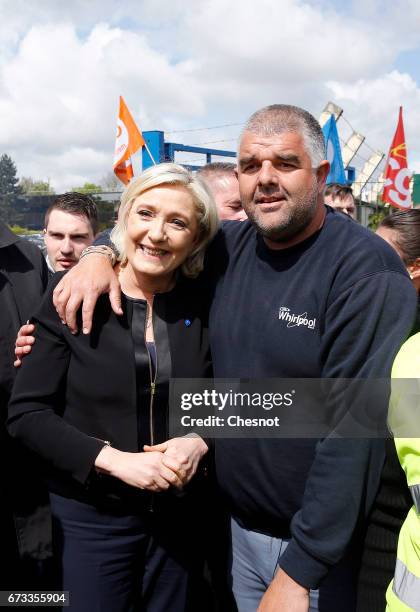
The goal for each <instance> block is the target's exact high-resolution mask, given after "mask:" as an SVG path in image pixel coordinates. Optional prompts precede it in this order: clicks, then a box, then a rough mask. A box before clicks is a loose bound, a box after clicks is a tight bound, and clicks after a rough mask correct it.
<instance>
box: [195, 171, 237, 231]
mask: <svg viewBox="0 0 420 612" xmlns="http://www.w3.org/2000/svg"><path fill="white" fill-rule="evenodd" d="M197 174H198V175H199V176H200V178H202V179H203V181H204V182H205V183H206V185H207V187H208V188H209V189H210V191H211V193H212V194H213V197H214V199H215V202H216V206H217V212H218V214H219V219H221V220H222V221H226V220H230V221H244V220H245V219H246V218H247V217H246V213H245V211H244V209H243V208H242V204H241V196H240V195H239V183H238V177H237V175H236V165H235V164H229V163H227V162H214V163H212V164H207V165H206V166H203V167H202V168H200V170H198V172H197Z"/></svg>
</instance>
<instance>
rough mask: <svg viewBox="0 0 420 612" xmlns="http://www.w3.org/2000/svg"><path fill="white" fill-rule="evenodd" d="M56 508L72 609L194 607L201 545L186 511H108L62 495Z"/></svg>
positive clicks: (165, 611) (167, 611) (177, 611)
mask: <svg viewBox="0 0 420 612" xmlns="http://www.w3.org/2000/svg"><path fill="white" fill-rule="evenodd" d="M51 508H52V513H53V521H54V545H55V547H56V551H57V559H59V560H60V562H61V567H60V573H61V578H62V585H61V588H62V589H63V590H65V591H69V592H70V610H71V611H72V612H85V611H86V612H134V611H136V612H137V611H140V610H141V611H147V612H185V611H186V610H190V609H191V610H193V609H194V608H195V604H194V603H193V597H194V596H193V592H194V591H195V593H197V586H196V584H194V575H193V574H194V571H195V572H197V570H199V568H198V567H197V558H194V552H193V551H194V546H196V547H197V545H199V543H198V542H197V534H188V533H185V532H183V531H182V530H183V529H185V525H183V523H185V521H184V520H183V517H182V515H181V514H180V515H178V517H177V516H176V515H175V516H174V514H173V512H171V513H170V514H167V513H165V512H161V511H158V512H154V513H145V514H143V515H140V514H139V515H133V514H123V513H121V512H115V511H113V512H110V511H106V512H105V511H102V510H99V509H97V508H96V507H94V506H91V505H88V504H84V503H81V502H78V501H75V500H72V499H67V498H64V497H60V496H58V495H51ZM178 519H179V521H178ZM192 536H193V537H192ZM194 539H195V544H194ZM195 609H197V608H195Z"/></svg>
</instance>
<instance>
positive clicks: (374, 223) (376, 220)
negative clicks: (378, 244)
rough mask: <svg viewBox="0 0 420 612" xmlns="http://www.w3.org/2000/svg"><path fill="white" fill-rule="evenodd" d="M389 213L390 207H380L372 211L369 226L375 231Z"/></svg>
mask: <svg viewBox="0 0 420 612" xmlns="http://www.w3.org/2000/svg"><path fill="white" fill-rule="evenodd" d="M389 213H390V210H389V208H380V209H379V210H377V211H375V212H374V213H372V214H371V215H370V217H369V221H368V228H369V229H371V230H372V231H374V232H375V231H376V230H377V229H378V225H379V224H380V222H381V221H383V220H384V219H385V217H387V216H388V215H389Z"/></svg>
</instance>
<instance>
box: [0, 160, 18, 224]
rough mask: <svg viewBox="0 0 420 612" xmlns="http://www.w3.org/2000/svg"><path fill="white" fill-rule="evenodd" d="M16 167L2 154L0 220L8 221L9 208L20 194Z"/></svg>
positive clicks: (0, 162)
mask: <svg viewBox="0 0 420 612" xmlns="http://www.w3.org/2000/svg"><path fill="white" fill-rule="evenodd" d="M18 183H19V179H18V177H17V170H16V165H15V163H14V162H13V160H12V158H11V157H9V155H7V154H6V153H4V154H3V155H2V156H1V157H0V219H2V220H3V221H6V222H7V221H8V220H9V217H10V214H11V206H12V203H13V202H14V200H15V199H16V198H17V196H18V195H19V194H20V187H19V185H18Z"/></svg>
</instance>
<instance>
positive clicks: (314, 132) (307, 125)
mask: <svg viewBox="0 0 420 612" xmlns="http://www.w3.org/2000/svg"><path fill="white" fill-rule="evenodd" d="M245 132H251V133H253V134H257V135H259V136H273V135H278V134H284V133H285V132H294V133H296V134H301V136H302V138H303V141H304V143H305V148H306V150H307V152H308V154H309V156H310V158H311V161H312V165H313V166H314V167H318V166H319V164H320V163H321V162H322V160H324V159H326V156H325V140H324V135H323V133H322V129H321V126H320V125H319V123H318V121H317V120H316V119H315V117H313V116H312V115H311V114H310V113H308V111H306V110H304V109H303V108H299V107H298V106H291V105H289V104H272V105H271V106H265V107H264V108H261V109H260V110H257V111H256V112H255V113H254V114H253V115H251V117H250V118H249V119H248V121H247V122H246V124H245V127H244V128H243V130H242V132H241V136H240V139H239V142H240V141H241V140H242V136H243V134H244V133H245Z"/></svg>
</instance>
